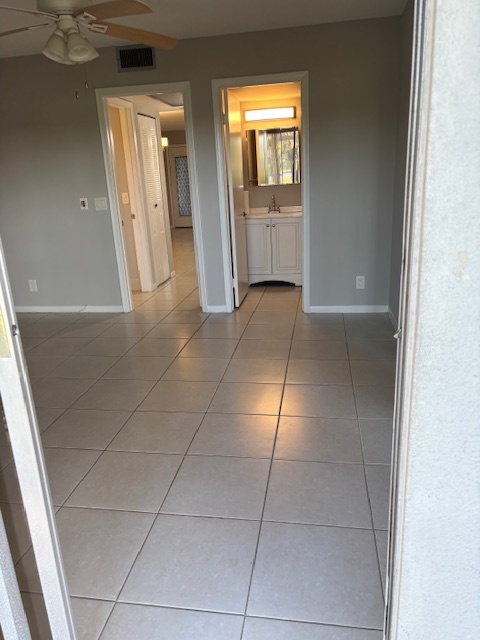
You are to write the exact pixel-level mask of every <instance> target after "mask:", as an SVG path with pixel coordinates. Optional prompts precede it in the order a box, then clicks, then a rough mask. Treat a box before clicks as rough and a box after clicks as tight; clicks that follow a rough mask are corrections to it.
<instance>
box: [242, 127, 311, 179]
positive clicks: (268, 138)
mask: <svg viewBox="0 0 480 640" xmlns="http://www.w3.org/2000/svg"><path fill="white" fill-rule="evenodd" d="M247 154H248V163H247V164H248V173H249V175H248V182H249V184H250V185H258V186H272V185H285V184H300V142H299V131H298V127H289V128H282V129H278V128H277V129H262V130H256V131H254V130H251V131H248V133H247Z"/></svg>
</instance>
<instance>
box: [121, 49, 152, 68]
mask: <svg viewBox="0 0 480 640" xmlns="http://www.w3.org/2000/svg"><path fill="white" fill-rule="evenodd" d="M117 62H118V70H119V71H137V70H138V69H156V68H157V65H156V64H155V51H154V50H153V49H152V47H139V46H137V45H133V46H130V47H117Z"/></svg>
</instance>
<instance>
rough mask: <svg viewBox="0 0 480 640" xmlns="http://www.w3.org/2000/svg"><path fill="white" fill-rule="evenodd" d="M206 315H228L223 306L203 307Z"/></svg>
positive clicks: (211, 305)
mask: <svg viewBox="0 0 480 640" xmlns="http://www.w3.org/2000/svg"><path fill="white" fill-rule="evenodd" d="M205 312H206V313H228V309H227V307H226V305H224V304H210V305H207V306H206V307H205Z"/></svg>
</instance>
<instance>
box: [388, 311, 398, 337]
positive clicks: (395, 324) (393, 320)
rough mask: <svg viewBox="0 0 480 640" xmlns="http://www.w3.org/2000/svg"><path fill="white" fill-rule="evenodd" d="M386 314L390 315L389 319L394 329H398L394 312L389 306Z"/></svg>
mask: <svg viewBox="0 0 480 640" xmlns="http://www.w3.org/2000/svg"><path fill="white" fill-rule="evenodd" d="M388 315H389V316H390V320H391V321H392V324H393V326H394V327H395V331H397V329H398V320H397V318H396V316H395V314H394V313H393V311H392V310H391V308H390V307H388Z"/></svg>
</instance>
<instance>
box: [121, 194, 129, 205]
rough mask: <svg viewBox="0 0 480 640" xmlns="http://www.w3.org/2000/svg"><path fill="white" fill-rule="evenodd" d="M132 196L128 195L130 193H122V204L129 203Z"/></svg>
mask: <svg viewBox="0 0 480 640" xmlns="http://www.w3.org/2000/svg"><path fill="white" fill-rule="evenodd" d="M129 203H130V198H129V197H128V193H122V204H129Z"/></svg>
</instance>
